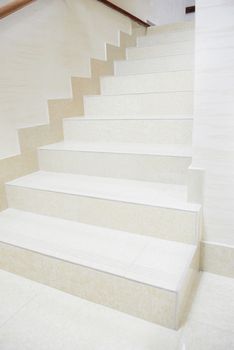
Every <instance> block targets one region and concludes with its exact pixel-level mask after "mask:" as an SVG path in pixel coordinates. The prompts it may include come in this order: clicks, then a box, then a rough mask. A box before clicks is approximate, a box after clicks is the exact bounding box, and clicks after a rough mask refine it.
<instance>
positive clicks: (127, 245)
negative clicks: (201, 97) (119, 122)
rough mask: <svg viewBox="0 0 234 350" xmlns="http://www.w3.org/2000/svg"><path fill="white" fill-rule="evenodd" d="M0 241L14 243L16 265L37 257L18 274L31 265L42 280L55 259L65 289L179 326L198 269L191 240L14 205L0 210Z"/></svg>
mask: <svg viewBox="0 0 234 350" xmlns="http://www.w3.org/2000/svg"><path fill="white" fill-rule="evenodd" d="M0 241H1V242H3V243H4V245H7V246H8V245H10V246H13V247H15V250H14V248H11V249H13V251H15V254H14V263H15V264H17V265H18V266H17V268H18V270H19V269H20V267H22V262H23V260H24V259H25V258H26V260H27V256H28V255H29V254H30V256H31V261H33V260H37V263H36V264H30V266H28V268H25V266H24V271H21V272H22V273H24V274H25V270H31V271H30V275H32V274H33V273H34V279H40V281H41V280H42V281H43V282H45V281H46V280H47V275H48V274H49V275H51V273H52V272H53V273H55V270H54V269H53V266H55V265H56V264H59V266H60V270H62V271H63V274H62V275H60V278H61V280H59V281H58V282H59V284H60V285H63V284H65V283H66V284H67V291H68V292H70V293H73V294H76V295H79V296H81V297H84V298H86V299H88V300H91V301H94V302H97V303H102V304H104V305H107V306H110V307H113V308H116V309H118V310H120V311H124V312H126V313H130V314H133V315H135V316H138V317H141V318H143V319H146V320H148V321H151V322H155V323H160V324H162V325H164V326H167V327H171V328H177V327H178V326H179V322H180V318H181V314H182V304H185V303H186V299H187V298H188V297H187V296H185V293H184V292H183V289H184V288H185V289H186V290H188V289H189V283H188V281H189V282H191V278H190V274H191V272H192V271H193V269H195V270H194V272H193V273H196V268H197V267H196V265H195V266H194V258H195V255H196V246H193V245H188V244H183V243H177V242H169V241H163V240H160V239H155V238H150V237H144V236H139V235H135V234H131V233H128V232H121V231H115V230H110V229H106V228H103V227H98V226H90V225H85V224H82V223H79V222H72V221H68V220H62V219H57V218H53V217H48V216H42V215H38V214H33V213H30V212H24V211H19V210H14V209H8V210H6V211H3V212H1V213H0ZM19 256H21V260H20V261H17V259H18V258H19ZM22 257H24V259H22ZM48 259H49V260H50V262H51V263H50V264H48ZM43 264H44V265H45V266H46V269H43V268H42V266H41V265H43ZM38 268H39V269H40V272H39V274H38V273H37V269H38ZM68 270H69V273H67V272H68ZM57 274H58V273H57ZM56 277H57V278H58V276H55V275H54V278H53V279H52V280H56ZM194 277H195V276H194ZM194 277H193V279H194ZM91 281H92V283H94V282H95V289H94V290H93V288H90V287H91V285H90V283H91ZM50 283H51V282H50ZM113 283H114V285H113ZM110 285H112V288H111V293H110V289H109V288H110ZM114 286H115V287H114ZM69 287H70V288H69ZM108 287H109V288H108ZM139 289H140V293H139ZM95 291H96V292H95ZM122 293H123V295H122V296H123V298H121V300H120V299H119V296H120V295H121V294H122ZM100 294H101V295H102V296H103V297H101V298H100ZM135 294H136V295H137V298H135V297H134V295H135ZM100 299H101V300H100ZM139 305H140V306H139ZM152 305H153V307H152Z"/></svg>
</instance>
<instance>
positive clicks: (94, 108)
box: [84, 91, 193, 116]
mask: <svg viewBox="0 0 234 350" xmlns="http://www.w3.org/2000/svg"><path fill="white" fill-rule="evenodd" d="M84 109H85V115H90V116H92V115H101V116H104V115H120V114H122V115H124V114H127V115H138V116H139V115H141V116H142V115H145V114H147V115H154V116H155V115H157V114H160V115H162V114H192V113H193V93H192V92H190V91H189V92H166V93H148V94H126V95H112V96H100V95H96V96H85V98H84Z"/></svg>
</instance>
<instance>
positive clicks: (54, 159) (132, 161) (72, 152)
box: [38, 141, 192, 184]
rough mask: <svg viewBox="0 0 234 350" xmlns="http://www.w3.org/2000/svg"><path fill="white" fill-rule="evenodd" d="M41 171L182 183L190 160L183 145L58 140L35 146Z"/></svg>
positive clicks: (188, 153) (187, 150)
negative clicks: (39, 146) (51, 143)
mask: <svg viewBox="0 0 234 350" xmlns="http://www.w3.org/2000/svg"><path fill="white" fill-rule="evenodd" d="M38 153H39V163H40V169H41V170H45V171H55V172H65V173H72V174H83V175H90V176H104V177H113V178H125V179H133V180H143V181H156V182H163V183H175V184H185V183H186V180H187V170H188V167H189V166H190V164H191V160H192V158H191V153H192V152H191V148H190V147H189V146H186V145H147V144H134V143H131V144H130V143H128V144H124V143H94V142H90V143H81V142H74V141H73V142H72V141H70V142H68V141H66V142H60V143H56V144H53V145H48V146H44V147H41V148H40V149H39V152H38Z"/></svg>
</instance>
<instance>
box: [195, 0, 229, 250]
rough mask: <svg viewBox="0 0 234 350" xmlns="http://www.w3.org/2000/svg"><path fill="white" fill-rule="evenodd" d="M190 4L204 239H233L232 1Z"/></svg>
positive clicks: (215, 240)
mask: <svg viewBox="0 0 234 350" xmlns="http://www.w3.org/2000/svg"><path fill="white" fill-rule="evenodd" d="M196 6H197V12H196V79H195V81H196V82H195V124H194V140H193V146H194V150H193V152H194V159H193V165H194V166H198V167H202V168H204V169H205V170H206V183H205V198H204V221H205V234H204V239H205V240H208V241H213V242H218V243H224V244H230V245H234V45H233V44H234V26H233V24H234V2H233V1H231V0H230V1H228V0H197V1H196Z"/></svg>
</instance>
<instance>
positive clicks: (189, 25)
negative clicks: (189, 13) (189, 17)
mask: <svg viewBox="0 0 234 350" xmlns="http://www.w3.org/2000/svg"><path fill="white" fill-rule="evenodd" d="M194 27H195V23H194V21H182V22H177V23H169V24H164V25H161V26H151V27H148V28H147V35H151V34H155V33H168V32H180V31H184V30H194Z"/></svg>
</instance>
